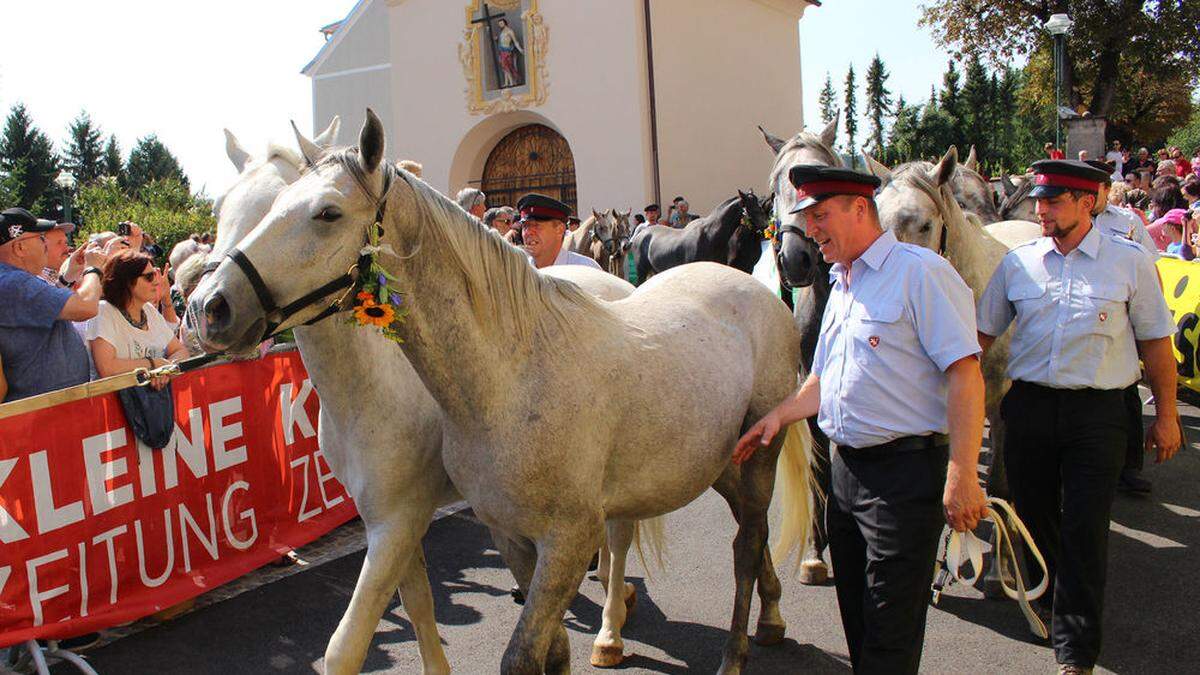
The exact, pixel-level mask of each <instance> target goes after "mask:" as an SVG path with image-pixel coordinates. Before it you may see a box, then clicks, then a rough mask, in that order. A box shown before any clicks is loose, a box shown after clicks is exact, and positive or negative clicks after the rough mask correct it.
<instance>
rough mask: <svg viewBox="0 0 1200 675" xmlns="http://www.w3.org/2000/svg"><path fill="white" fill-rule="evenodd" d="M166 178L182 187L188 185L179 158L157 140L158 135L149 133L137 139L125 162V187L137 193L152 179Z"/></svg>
mask: <svg viewBox="0 0 1200 675" xmlns="http://www.w3.org/2000/svg"><path fill="white" fill-rule="evenodd" d="M167 179H173V180H175V181H178V182H179V183H180V184H181V185H183V187H185V188H186V187H188V179H187V176H185V175H184V174H183V167H181V166H180V165H179V160H177V159H175V155H172V154H171V151H170V150H167V146H165V145H163V144H162V141H160V140H158V136H156V135H154V134H150V135H149V136H147V137H145V138H141V139H138V142H137V144H136V145H134V146H133V150H132V151H131V152H130V153H129V161H128V162H126V164H125V188H126V189H127V190H129V191H130V192H131V193H137V192H138V191H140V190H141V189H142V188H143V187H145V186H146V185H149V184H150V183H151V182H153V181H158V180H167Z"/></svg>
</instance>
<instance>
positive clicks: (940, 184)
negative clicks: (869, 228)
mask: <svg viewBox="0 0 1200 675" xmlns="http://www.w3.org/2000/svg"><path fill="white" fill-rule="evenodd" d="M867 166H868V168H869V169H870V171H871V173H872V174H874V175H875V176H878V177H879V178H880V179H881V180H882V181H883V185H882V186H881V187H880V191H879V194H878V196H877V197H876V198H875V204H876V205H877V206H878V207H879V222H880V224H881V225H883V228H884V229H887V230H891V231H892V232H893V233H894V234H895V235H896V238H897V239H899V240H900V241H903V242H908V243H911V244H917V245H919V246H924V247H926V248H930V249H933V250H935V251H938V252H939V253H944V252H945V238H946V232H947V230H946V228H947V226H948V225H947V220H949V219H955V220H957V219H961V218H962V210H961V207H959V206H958V203H957V202H956V201H955V200H954V199H953V195H952V193H951V192H950V183H951V182H952V181H953V178H954V174H955V170H956V169H957V168H958V149H957V148H955V147H954V146H950V149H949V150H947V151H946V154H945V155H944V156H943V157H942V160H941V161H940V162H938V163H937V164H936V165H934V164H930V163H928V162H910V163H908V164H903V165H901V166H899V167H896V169H895V170H894V171H893V170H890V169H888V168H887V167H886V166H884V165H883V164H881V163H879V162H877V161H875V159H874V158H872V157H870V156H869V155H868V156H867ZM927 167H929V168H927ZM943 188H944V189H943ZM949 226H950V227H953V226H954V224H953V223H950V224H949Z"/></svg>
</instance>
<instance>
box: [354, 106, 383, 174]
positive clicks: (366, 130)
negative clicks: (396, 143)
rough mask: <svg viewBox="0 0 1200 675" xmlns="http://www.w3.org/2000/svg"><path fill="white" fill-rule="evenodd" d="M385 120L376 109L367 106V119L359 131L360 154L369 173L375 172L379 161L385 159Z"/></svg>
mask: <svg viewBox="0 0 1200 675" xmlns="http://www.w3.org/2000/svg"><path fill="white" fill-rule="evenodd" d="M383 146H384V138H383V122H380V121H379V116H378V115H376V114H375V111H374V110H371V109H370V108H367V121H365V122H363V127H362V131H360V132H359V133H358V156H359V157H360V158H361V159H362V164H363V168H364V169H366V170H367V173H375V169H378V168H379V163H380V162H382V161H383Z"/></svg>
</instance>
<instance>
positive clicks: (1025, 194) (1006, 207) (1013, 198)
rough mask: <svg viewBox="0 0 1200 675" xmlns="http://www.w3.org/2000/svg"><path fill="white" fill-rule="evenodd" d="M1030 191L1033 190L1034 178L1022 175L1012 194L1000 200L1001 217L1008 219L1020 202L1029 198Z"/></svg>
mask: <svg viewBox="0 0 1200 675" xmlns="http://www.w3.org/2000/svg"><path fill="white" fill-rule="evenodd" d="M1030 192H1033V178H1031V177H1030V176H1022V177H1021V182H1020V183H1018V184H1017V189H1016V190H1015V191H1014V192H1013V193H1012V194H1011V195H1004V201H1002V202H1000V217H1001V218H1003V219H1005V220H1008V215H1009V214H1010V213H1012V210H1013V209H1015V208H1017V205H1018V204H1020V203H1021V202H1023V201H1025V200H1026V199H1028V198H1029V193H1030Z"/></svg>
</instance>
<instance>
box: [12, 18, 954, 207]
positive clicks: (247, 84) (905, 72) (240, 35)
mask: <svg viewBox="0 0 1200 675" xmlns="http://www.w3.org/2000/svg"><path fill="white" fill-rule="evenodd" d="M442 1H445V2H451V1H458V0H442ZM797 1H798V0H797ZM917 5H918V2H917V1H916V0H825V2H824V6H822V7H811V8H809V9H808V11H807V12H806V14H805V17H804V19H803V20H802V21H801V22H800V34H801V55H802V56H801V58H802V69H803V70H802V72H803V79H804V83H803V84H804V94H805V96H804V98H805V101H804V104H805V117H806V120H805V122H806V123H807V125H809V126H815V125H819V113H818V109H817V105H816V101H817V95H818V93H819V92H820V89H821V85H822V84H823V82H824V79H825V73H826V71H830V72H831V73H832V74H833V77H834V82H835V83H836V84H837V85H838V89H839V91H840V89H841V82H842V80H843V78H844V77H845V72H846V66H847V65H849V64H850V63H851V62H853V63H854V67H855V70H856V71H857V72H858V73H859V75H860V82H861V75H862V74H863V73H864V72H865V71H866V66H867V64H868V63H869V62H870V59H871V57H872V56H873V55H874V53H875V52H876V51H879V53H880V55H881V56H882V57H883V59H884V61H885V62H886V64H887V67H888V69H889V70H890V72H891V80H890V81H889V84H890V86H891V88H892V91H893V92H903V93H904V95H905V97H907V98H909V99H910V100H923V99H924V98H925V97H926V96H928V92H929V85H930V84H931V83H934V82H940V80H941V73H942V71H943V70H944V69H945V67H946V60H947V58H948V56H947V55H946V54H945V53H943V52H942V51H940V50H938V49H937V48H936V47H935V46H934V44H933V41H932V39H931V38H930V36H929V35H928V34H927V33H925V32H923V31H920V30H918V29H917V17H918V16H919V10H918V6H917ZM353 6H354V0H250V1H247V0H210V1H209V2H204V3H199V4H197V3H181V2H164V1H162V0H119V1H115V2H86V1H84V0H39V1H38V2H18V1H16V0H0V25H4V26H9V27H14V26H15V27H20V28H19V29H13V30H10V31H8V32H7V34H6V36H5V39H4V52H3V54H4V56H3V57H2V58H0V110H2V111H3V112H4V113H7V111H8V109H9V108H10V107H11V106H12V105H13V103H15V102H17V101H23V102H24V103H25V104H26V106H27V108H28V109H29V111H30V113H31V115H32V116H33V119H34V121H35V122H36V123H37V124H38V125H39V126H40V127H41V128H42V130H43V131H46V132H47V133H48V134H49V135H50V137H51V138H52V139H54V141H55V142H61V141H62V140H63V139H64V138H65V136H66V129H67V124H68V123H69V122H70V121H71V119H72V118H74V117H75V115H77V114H78V113H79V111H80V109H81V108H85V107H86V108H87V110H88V111H89V112H90V113H91V115H92V118H93V120H94V121H96V122H97V123H99V124H100V126H101V127H102V128H103V130H104V131H105V133H115V134H116V135H117V139H118V140H119V142H120V143H121V147H122V149H123V150H124V151H125V152H126V153H128V152H129V149H130V148H131V147H132V146H133V144H134V142H135V141H136V140H137V139H138V138H140V137H142V136H145V135H147V134H150V133H157V134H158V136H159V138H160V139H162V141H163V142H164V143H166V144H167V147H169V148H170V149H171V150H172V152H174V153H175V154H176V156H177V157H179V159H180V161H181V162H182V164H183V167H184V170H185V171H186V172H187V174H188V176H189V177H190V178H191V180H192V185H193V188H195V189H200V188H205V189H206V190H207V192H208V194H209V195H210V196H213V195H218V194H221V193H222V192H223V191H224V190H225V188H226V187H227V186H228V185H229V183H230V182H231V181H232V180H233V179H234V178H235V177H236V174H235V172H234V170H233V167H232V165H231V164H230V163H229V161H228V160H227V159H226V157H225V152H224V138H223V136H222V134H221V129H222V127H228V128H230V129H231V130H233V131H234V133H236V134H237V135H238V136H239V137H240V138H241V139H242V141H243V143H244V144H245V146H246V147H247V149H248V150H250V151H251V152H259V151H260V149H261V148H263V147H265V145H266V142H267V141H268V140H279V141H282V142H285V143H288V144H291V143H292V140H291V132H290V128H289V127H288V120H289V119H294V120H295V121H296V124H297V125H299V127H300V128H301V129H309V128H311V127H312V121H311V115H312V112H311V111H312V97H311V85H310V83H309V80H308V79H307V78H306V77H304V76H303V75H301V74H300V68H302V67H303V66H304V64H305V63H307V62H308V61H309V60H310V59H311V58H312V57H313V55H314V54H316V52H317V50H318V49H320V47H321V44H322V42H323V38H322V36H321V34H320V33H319V32H318V31H317V29H318V28H319V27H320V26H322V25H324V24H326V23H329V22H331V21H335V20H337V19H340V18H341V17H343V16H345V14H346V13H347V12H348V11H349V10H350V8H351V7H353ZM861 107H862V106H861V103H860V109H861ZM799 126H800V121H799V120H797V124H796V127H797V129H780V130H774V131H775V133H777V134H780V135H787V134H791V133H793V132H795V131H797V130H798V128H799ZM861 126H863V125H860V127H861ZM349 137H350V136H346V137H344V138H343V139H342V140H343V141H344V140H346V138H349Z"/></svg>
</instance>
